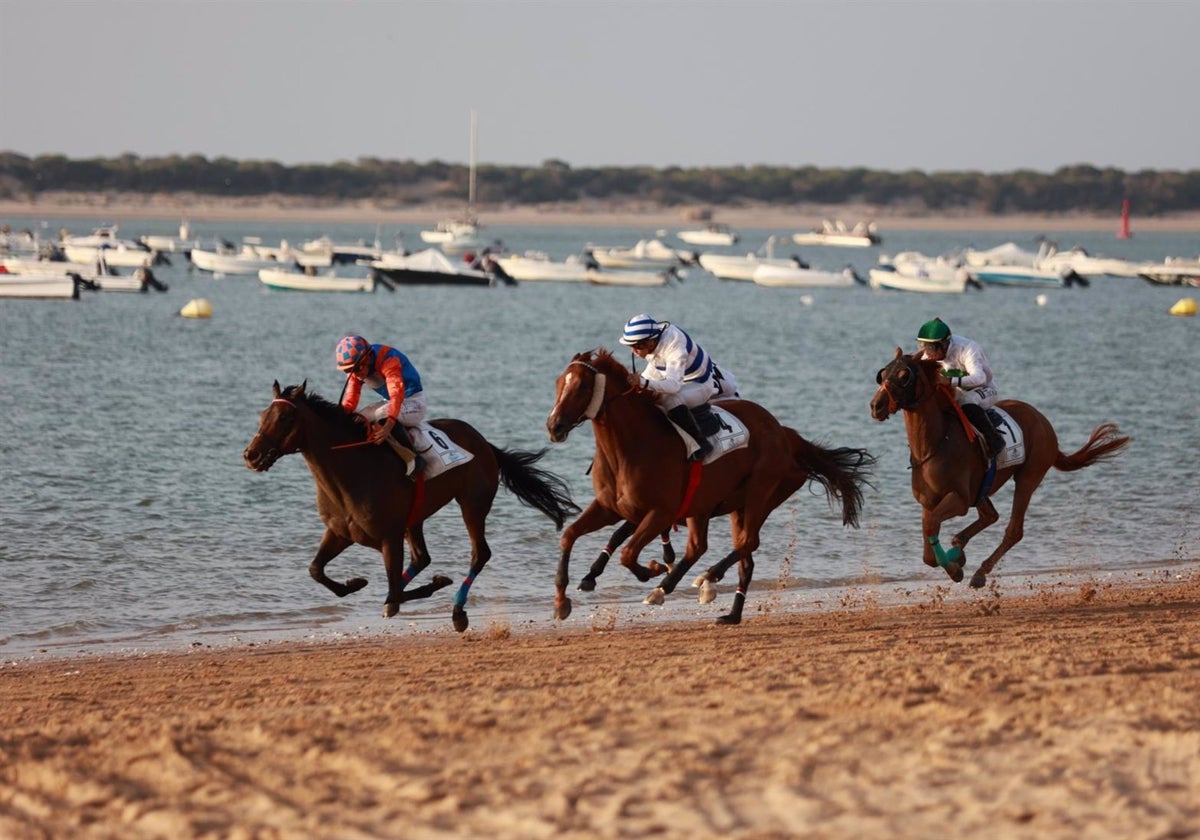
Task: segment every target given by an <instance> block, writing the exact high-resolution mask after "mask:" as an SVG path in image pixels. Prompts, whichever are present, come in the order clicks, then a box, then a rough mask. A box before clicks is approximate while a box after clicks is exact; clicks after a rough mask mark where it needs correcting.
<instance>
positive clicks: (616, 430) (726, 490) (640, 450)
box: [546, 349, 875, 624]
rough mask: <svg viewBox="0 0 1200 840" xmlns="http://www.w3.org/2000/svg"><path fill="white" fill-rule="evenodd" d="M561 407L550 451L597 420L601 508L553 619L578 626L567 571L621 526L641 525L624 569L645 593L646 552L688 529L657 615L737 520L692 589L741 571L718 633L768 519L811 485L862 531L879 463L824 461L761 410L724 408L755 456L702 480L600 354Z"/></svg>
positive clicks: (655, 597)
mask: <svg viewBox="0 0 1200 840" xmlns="http://www.w3.org/2000/svg"><path fill="white" fill-rule="evenodd" d="M555 395H556V398H555V403H554V409H553V410H552V411H551V412H550V416H549V417H548V418H547V420H546V429H547V431H548V432H549V435H550V439H551V440H552V441H555V442H561V441H564V440H566V438H567V435H568V434H570V432H571V430H572V429H574V428H575V427H576V426H579V425H580V424H582V423H583V422H584V421H586V420H589V419H590V420H591V421H592V427H593V429H594V431H595V437H596V458H595V463H594V465H593V468H592V486H593V488H594V490H595V493H596V498H595V499H594V500H593V501H592V502H591V504H589V505H588V506H587V508H585V509H584V511H583V513H582V514H581V515H580V516H579V518H578V519H576V520H575V521H574V522H572V523H571V524H570V525H568V526H567V528H566V529H565V530H564V531H563V535H562V554H561V556H560V558H559V564H558V574H557V576H556V578H555V587H556V597H555V607H554V615H555V618H559V619H565V618H566V617H567V616H569V615H570V614H571V599H570V598H568V597H567V594H566V588H567V579H568V574H567V566H568V563H569V561H570V558H571V547H572V546H573V545H574V544H575V541H576V540H577V539H579V537H581V536H583V535H584V534H588V533H591V532H592V531H596V530H598V529H600V528H603V527H606V526H608V525H612V524H613V523H615V522H618V521H620V520H622V519H625V520H629V521H630V522H634V523H636V528H635V530H634V532H633V535H632V537H630V539H629V542H628V543H627V544H626V545H625V547H624V548H623V549H622V550H621V565H623V566H625V567H626V568H627V569H629V570H630V571H631V572H633V574H634V575H635V576H636V577H637V579H638V580H640V581H643V582H645V581H647V580H649V579H650V578H651V577H652V576H653V575H654V574H655V572H656V571H657V569H647V568H646V567H644V566H642V565H641V564H640V563H639V562H638V555H639V553H640V552H641V550H642V549H643V548H645V546H646V545H647V544H648V543H649V542H650V541H651V540H653V539H654V538H655V537H657V536H658V535H659V534H661V533H662V532H663V531H665V530H667V529H668V528H669V527H670V526H671V525H673V524H674V523H676V522H679V521H681V520H684V519H686V520H687V525H688V542H687V548H686V550H685V551H684V555H683V558H682V559H681V560H680V561H679V562H678V563H676V564H675V566H674V567H673V568H671V569H670V570H669V571H668V573H667V575H666V577H665V578H664V580H663V582H662V583H661V585H660V586H659V587H658V588H657V589H655V590H653V591H652V592H651V593H650V594H649V595H648V596H647V597H646V603H648V604H661V603H662V602H663V598H664V597H665V596H666V595H667V594H668V593H670V592H672V591H674V589H675V587H676V585H677V584H678V583H679V580H680V579H681V578H682V577H683V575H684V574H686V573H687V571H688V570H689V569H690V568H691V567H692V565H693V564H694V563H695V562H696V561H697V560H698V559H699V558H700V556H701V555H703V554H704V552H705V551H706V550H707V549H708V522H709V520H710V519H711V518H712V517H714V516H721V515H724V514H730V516H731V519H732V525H733V551H732V552H730V553H729V554H728V555H726V556H725V557H724V558H723V559H722V560H721V561H720V562H718V563H717V564H715V565H714V566H712V567H711V568H709V569H708V570H706V571H705V572H704V573H702V574H701V575H700V576H699V577H698V578H697V579H696V581H695V582H694V584H693V585H695V586H701V585H704V584H711V583H713V582H715V581H718V580H720V579H721V578H722V577H723V576H724V574H725V572H726V571H727V570H728V569H729V567H730V566H732V565H733V564H734V563H737V564H738V589H737V592H736V594H735V595H734V600H733V608H732V609H731V611H730V612H729V613H728V614H727V615H723V616H721V617H720V618H718V619H717V622H718V623H719V624H737V623H739V622H740V621H741V618H742V608H743V605H744V602H745V598H746V590H747V589H748V588H749V586H750V579H751V577H752V576H753V573H754V557H753V554H754V551H755V550H757V548H758V546H759V531H760V529H761V528H762V526H763V524H764V523H765V522H766V520H767V517H768V516H769V515H770V513H771V512H772V511H773V510H775V508H777V507H779V505H781V504H783V502H784V501H786V500H787V499H788V497H790V496H791V495H792V494H793V493H794V492H796V490H798V489H799V488H800V487H801V486H803V485H804V484H805V483H806V482H807V481H809V480H812V481H816V482H817V483H818V484H820V485H821V486H822V487H824V488H825V493H826V496H827V497H828V498H829V500H830V502H831V503H832V501H833V500H834V499H837V500H839V501H840V502H841V503H842V523H843V524H844V525H853V526H855V527H857V525H858V516H859V509H860V508H861V507H862V487H863V485H864V484H865V483H866V472H867V470H868V468H869V467H870V466H871V464H873V463H874V462H875V459H874V458H873V457H872V456H871V455H870V454H869V453H868V452H867V451H866V450H863V449H850V448H840V449H824V448H822V447H821V446H818V445H816V444H814V443H811V442H809V441H807V440H805V439H804V438H802V437H801V436H800V435H799V434H797V433H796V432H795V431H794V430H793V429H789V428H788V427H786V426H783V425H780V423H779V421H778V420H776V419H775V418H774V417H772V416H771V415H770V414H769V413H768V412H767V411H766V410H765V409H763V408H762V407H761V406H759V405H756V404H755V403H752V402H748V401H746V400H723V401H722V402H721V407H722V408H724V409H726V410H727V411H729V412H730V413H731V414H734V415H736V416H737V418H738V419H739V420H741V422H742V423H744V424H745V426H746V428H747V429H748V430H749V432H750V439H749V445H748V446H746V447H745V448H741V449H736V450H733V451H731V452H728V453H726V454H725V455H724V456H722V457H721V458H720V459H719V460H717V461H715V462H713V463H712V464H709V465H707V466H704V467H703V468H700V467H699V466H698V465H693V464H691V463H689V462H688V461H687V458H686V453H685V450H684V444H683V441H682V440H681V439H680V437H679V435H678V434H677V433H676V431H675V429H674V426H673V425H672V424H671V422H670V421H669V420H667V418H666V416H665V415H664V414H663V413H662V411H660V410H659V409H658V407H657V406H656V405H655V403H654V398H653V396H652V395H651V394H649V393H647V392H645V391H643V390H641V389H639V388H638V377H637V376H635V375H634V374H633V373H632V372H630V371H629V370H628V369H626V368H625V367H624V366H623V365H622V364H621V363H620V362H618V361H616V360H615V359H614V358H613V357H612V354H610V353H609V352H608V351H607V350H604V349H599V350H595V351H592V352H584V353H579V354H577V355H575V356H574V357H573V358H572V359H571V361H570V362H569V363H568V364H567V366H566V368H565V369H564V370H563V372H562V373H561V374H560V375H559V377H558V379H557V381H556V383H555ZM694 470H699V473H698V476H699V481H698V483H693V484H692V485H691V486H690V487H689V481H690V479H692V478H693V477H694V476H696V475H697V473H696V472H694Z"/></svg>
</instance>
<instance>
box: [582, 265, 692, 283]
mask: <svg viewBox="0 0 1200 840" xmlns="http://www.w3.org/2000/svg"><path fill="white" fill-rule="evenodd" d="M682 279H683V278H682V277H681V276H680V275H679V270H678V269H677V268H676V267H675V266H670V267H668V268H664V269H661V270H659V271H654V270H650V269H642V270H635V269H624V270H622V269H616V270H611V271H609V270H606V269H603V268H589V269H588V270H587V280H588V282H589V283H591V284H592V285H593V286H665V285H667V283H668V281H670V280H682Z"/></svg>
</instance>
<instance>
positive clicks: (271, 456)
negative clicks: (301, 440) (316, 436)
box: [251, 397, 300, 464]
mask: <svg viewBox="0 0 1200 840" xmlns="http://www.w3.org/2000/svg"><path fill="white" fill-rule="evenodd" d="M276 403H282V404H283V405H286V406H290V407H291V409H292V412H293V414H294V413H295V412H296V410H297V409H296V404H295V403H294V402H292V401H291V400H289V399H285V398H284V397H276V398H275V399H273V400H271V405H275V404H276ZM269 407H270V406H268V408H269ZM292 425H294V424H292ZM292 425H289V426H288V429H287V432H285V433H284V437H286V436H287V434H288V433H290V432H291V431H292ZM254 437H256V438H258V439H260V440H264V441H266V442H267V443H268V444H270V448H269V449H267V450H266V451H265V452H264V453H263V454H262V460H265V461H266V462H267V463H268V464H274V463H275V462H276V461H278V460H279V459H280V458H282V457H283V456H284V455H289V454H291V453H292V452H299V451H300V449H299V447H297V448H295V449H288V450H285V449H284V448H283V447H284V444H283V438H280V439H278V440H274V439H272V438H270V437H268V436H267V435H265V434H264V433H263V431H262V429H261V428H260V429H259V430H258V432H256V433H255V435H254ZM251 443H253V441H251Z"/></svg>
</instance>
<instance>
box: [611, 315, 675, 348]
mask: <svg viewBox="0 0 1200 840" xmlns="http://www.w3.org/2000/svg"><path fill="white" fill-rule="evenodd" d="M664 326H666V325H665V324H660V323H659V322H658V321H655V320H654V319H653V318H651V317H650V316H649V315H647V314H646V313H644V312H643V313H642V314H641V315H634V316H633V317H632V318H630V319H629V320H628V321H626V322H625V333H624V335H622V336H621V339H620V340H621V343H622V344H626V345H628V346H630V347H632V346H633V345H635V344H637V343H638V342H639V341H645V340H646V339H648V338H658V337H659V336H660V335H662V331H663V327H664Z"/></svg>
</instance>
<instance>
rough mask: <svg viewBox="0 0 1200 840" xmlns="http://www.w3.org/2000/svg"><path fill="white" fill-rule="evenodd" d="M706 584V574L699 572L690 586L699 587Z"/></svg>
mask: <svg viewBox="0 0 1200 840" xmlns="http://www.w3.org/2000/svg"><path fill="white" fill-rule="evenodd" d="M706 583H708V572H701V573H700V574H698V575H696V577H695V578H694V579H693V580H692V586H695V587H701V586H704V584H706Z"/></svg>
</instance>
